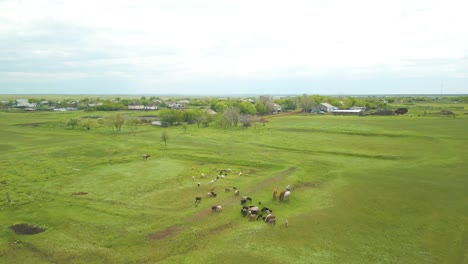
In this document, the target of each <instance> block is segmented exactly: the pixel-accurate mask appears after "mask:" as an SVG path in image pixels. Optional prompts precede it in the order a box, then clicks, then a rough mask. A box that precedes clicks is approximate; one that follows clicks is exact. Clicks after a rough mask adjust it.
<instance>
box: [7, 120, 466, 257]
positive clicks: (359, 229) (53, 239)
mask: <svg viewBox="0 0 468 264" xmlns="http://www.w3.org/2000/svg"><path fill="white" fill-rule="evenodd" d="M107 114H108V113H104V112H100V113H85V112H63V113H52V112H33V113H6V112H0V138H1V141H0V169H1V171H2V172H1V174H0V190H1V193H0V263H219V262H220V261H222V262H224V263H468V195H467V189H468V177H467V172H468V162H467V157H468V136H467V131H468V116H466V115H460V116H457V117H456V118H452V117H433V116H427V117H416V116H389V117H377V116H368V117H352V116H346V117H343V116H320V115H302V114H298V115H284V116H278V117H274V118H269V122H268V123H267V124H266V125H265V126H260V127H259V128H257V129H255V128H253V127H251V128H249V129H241V128H236V129H231V130H224V129H220V128H214V127H208V128H197V127H196V126H195V125H191V126H189V127H188V130H187V131H186V133H184V130H183V129H182V127H180V126H179V127H170V128H160V127H150V126H140V127H139V128H138V129H137V130H136V131H135V132H134V131H132V130H130V129H128V128H125V127H124V128H123V129H122V131H121V132H119V133H113V132H112V130H111V129H110V128H108V127H104V126H103V127H100V128H97V127H95V128H92V129H91V130H90V131H84V130H79V129H71V128H70V127H67V126H66V122H67V121H68V120H69V119H70V118H74V117H81V116H86V115H102V116H104V115H107ZM142 115H143V114H142ZM162 130H167V132H168V134H169V140H168V142H167V146H165V145H164V143H163V142H162V141H161V132H162ZM144 153H147V154H151V155H152V156H151V157H150V158H149V159H148V160H144V159H142V154H144ZM226 168H230V169H232V173H229V174H228V176H226V178H225V179H219V180H218V181H216V182H215V183H214V184H210V180H211V179H213V178H214V177H216V175H217V174H218V171H219V170H221V169H226ZM239 172H242V176H239V175H238V173H239ZM201 173H204V174H206V178H200V174H201ZM192 176H196V179H195V181H192V178H191V177H192ZM196 182H200V183H201V186H200V187H197V184H196ZM288 184H290V185H291V186H292V192H291V197H290V200H289V201H284V202H279V201H278V200H273V199H272V191H273V189H274V188H278V190H280V189H283V188H284V187H285V186H287V185H288ZM227 186H236V187H238V188H239V190H240V193H241V196H243V195H248V196H250V197H252V198H253V202H252V204H256V205H257V204H258V202H259V201H261V203H262V206H267V207H269V208H272V209H273V214H274V215H276V217H277V224H276V225H275V226H271V225H267V224H265V223H262V222H261V221H255V222H249V221H248V219H247V218H243V217H242V216H241V215H240V209H241V206H240V203H239V197H234V194H233V192H232V191H231V192H228V193H225V192H224V188H225V187H227ZM212 187H215V189H214V190H215V191H216V192H217V193H218V195H217V197H216V198H207V197H206V196H205V194H206V193H207V192H208V191H209V190H210V189H211V188H212ZM6 192H8V193H9V195H10V198H11V200H12V203H9V202H8V200H7V197H6ZM74 193H75V194H74ZM80 193H81V194H80ZM85 193H86V194H85ZM195 196H202V197H203V198H202V201H201V203H200V205H199V206H198V207H195V206H194V197H195ZM217 204H220V205H222V206H223V211H222V212H220V213H212V212H211V206H212V205H217ZM286 220H288V222H289V227H285V225H284V223H285V221H286ZM22 223H25V224H31V225H36V226H38V227H41V228H44V229H45V231H44V232H42V233H39V234H35V235H18V234H15V232H14V231H13V230H12V229H10V228H9V227H10V226H12V225H15V224H22Z"/></svg>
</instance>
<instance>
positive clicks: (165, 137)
mask: <svg viewBox="0 0 468 264" xmlns="http://www.w3.org/2000/svg"><path fill="white" fill-rule="evenodd" d="M161 139H162V141H164V146H167V141H168V140H169V134H168V133H167V130H165V129H164V130H163V132H162V134H161Z"/></svg>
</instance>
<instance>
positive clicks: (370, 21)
mask: <svg viewBox="0 0 468 264" xmlns="http://www.w3.org/2000/svg"><path fill="white" fill-rule="evenodd" d="M467 7H468V2H466V1H463V0H447V1H443V2H442V1H438V0H427V1H422V0H418V1H405V0H396V1H372V0H357V1H338V0H330V1H305V0H304V1H301V0H295V1H288V2H285V1H274V0H273V1H272V0H270V1H266V0H260V1H246V0H238V1H229V2H227V1H214V0H202V1H188V0H185V1H145V0H135V1H129V0H114V1H94V0H79V1H78V0H67V1H59V0H54V1H52V0H50V1H48V0H23V1H19V0H6V1H1V2H0V40H2V39H3V41H4V44H3V47H6V46H10V48H9V49H6V48H3V53H4V54H3V55H5V56H6V57H8V58H9V62H8V63H11V61H12V60H13V61H14V60H15V58H16V60H17V61H18V63H17V64H18V65H17V68H20V67H21V66H22V65H25V64H28V59H27V58H25V57H26V56H25V54H27V55H28V56H29V57H30V59H31V61H34V62H37V61H42V62H43V63H47V62H48V61H49V62H50V64H56V65H63V66H64V68H63V74H62V75H61V76H64V78H65V77H67V76H80V78H81V77H86V76H96V75H97V76H99V75H108V73H112V74H111V75H118V74H121V76H122V77H125V78H129V79H134V80H137V79H138V80H140V81H143V82H152V81H154V80H153V79H154V78H153V79H152V77H154V76H157V81H159V82H161V81H163V82H177V81H179V80H184V81H190V80H209V79H216V80H219V79H223V78H229V79H253V80H274V79H288V78H297V77H311V78H314V77H317V76H333V75H334V74H336V75H338V74H345V75H353V74H354V75H358V76H360V75H363V76H372V75H374V74H377V73H378V74H380V73H390V74H401V75H404V76H423V75H425V74H428V75H431V74H442V75H446V76H448V77H457V78H460V77H465V75H464V73H465V72H467V71H468V66H467V63H466V52H467V51H468V48H467V43H468V30H467V29H466V26H465V25H467V24H468V19H467V16H466V15H465V14H464V11H466V10H468V8H467ZM25 40H27V41H25ZM5 41H6V42H5ZM0 45H1V44H0ZM12 46H13V47H14V49H16V51H15V52H10V51H7V50H11V47H12ZM0 47H2V46H0ZM18 54H22V55H18ZM93 56H94V57H93ZM440 61H443V62H444V63H439V62H440ZM2 63H3V62H2V60H1V59H0V67H1V66H2V65H1V64H2ZM2 68H6V67H2ZM4 71H5V70H4ZM15 71H17V72H22V71H21V69H15ZM91 71H93V72H91ZM96 71H98V72H96ZM39 72H40V69H37V72H31V73H30V74H31V76H34V74H39ZM71 72H73V74H71ZM78 72H81V75H80V74H78ZM67 74H68V75H67ZM70 74H71V75H70ZM11 76H15V75H14V74H13V75H10V77H11ZM46 76H47V78H45V79H53V76H54V75H46ZM70 78H72V77H70Z"/></svg>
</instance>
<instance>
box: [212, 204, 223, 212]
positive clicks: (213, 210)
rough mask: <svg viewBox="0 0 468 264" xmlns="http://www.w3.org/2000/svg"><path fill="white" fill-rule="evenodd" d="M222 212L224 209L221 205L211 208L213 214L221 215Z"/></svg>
mask: <svg viewBox="0 0 468 264" xmlns="http://www.w3.org/2000/svg"><path fill="white" fill-rule="evenodd" d="M221 210H223V208H222V207H221V205H213V206H211V211H212V212H213V213H219V212H221Z"/></svg>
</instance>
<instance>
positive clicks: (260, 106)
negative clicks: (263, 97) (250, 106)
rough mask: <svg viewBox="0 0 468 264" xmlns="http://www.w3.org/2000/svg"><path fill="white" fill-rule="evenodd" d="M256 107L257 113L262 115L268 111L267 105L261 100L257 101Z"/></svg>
mask: <svg viewBox="0 0 468 264" xmlns="http://www.w3.org/2000/svg"><path fill="white" fill-rule="evenodd" d="M255 109H256V110H257V114H260V115H264V114H266V112H267V109H266V107H265V106H264V105H263V104H262V103H261V102H257V103H255Z"/></svg>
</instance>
